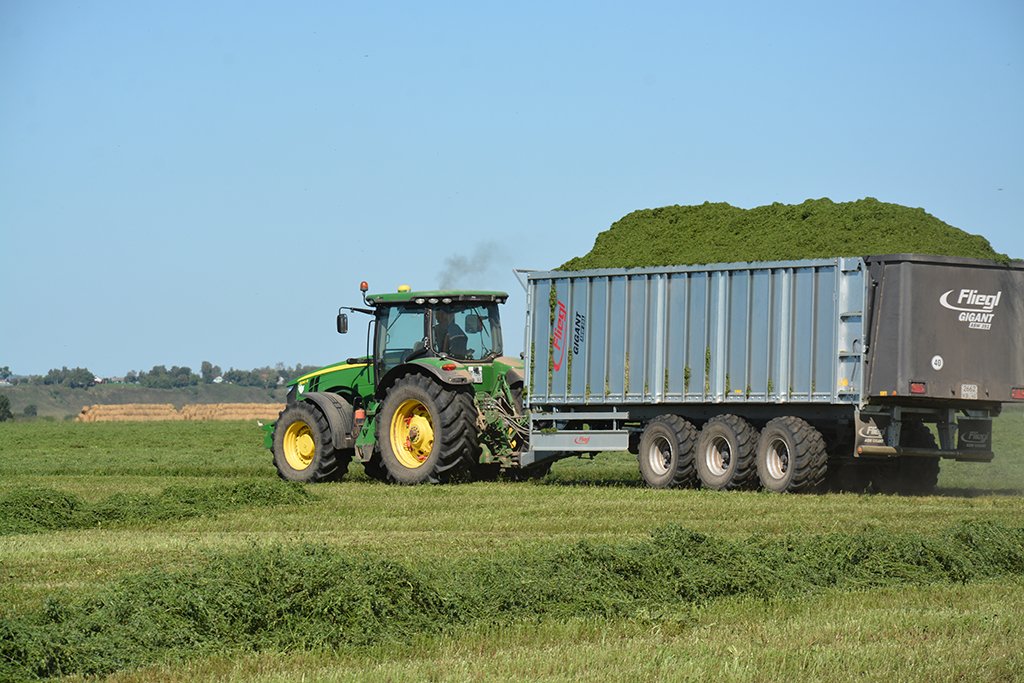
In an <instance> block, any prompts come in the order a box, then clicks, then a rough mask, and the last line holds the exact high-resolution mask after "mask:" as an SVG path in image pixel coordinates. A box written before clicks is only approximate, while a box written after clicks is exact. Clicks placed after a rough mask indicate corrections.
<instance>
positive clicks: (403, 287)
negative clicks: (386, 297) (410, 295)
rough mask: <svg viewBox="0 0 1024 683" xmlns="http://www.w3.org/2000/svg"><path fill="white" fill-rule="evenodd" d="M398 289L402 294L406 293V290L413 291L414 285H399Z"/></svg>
mask: <svg viewBox="0 0 1024 683" xmlns="http://www.w3.org/2000/svg"><path fill="white" fill-rule="evenodd" d="M398 291H399V293H400V294H405V293H406V292H411V291H412V287H410V286H409V285H398Z"/></svg>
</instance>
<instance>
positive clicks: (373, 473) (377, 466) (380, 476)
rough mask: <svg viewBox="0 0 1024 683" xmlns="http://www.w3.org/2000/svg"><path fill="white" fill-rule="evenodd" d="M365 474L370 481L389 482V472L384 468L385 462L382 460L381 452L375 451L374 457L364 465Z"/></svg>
mask: <svg viewBox="0 0 1024 683" xmlns="http://www.w3.org/2000/svg"><path fill="white" fill-rule="evenodd" d="M363 472H365V473H366V476H368V477H369V478H370V479H375V480H376V481H389V480H390V478H389V476H388V470H387V468H386V467H384V462H383V460H381V457H380V451H379V450H377V451H374V453H373V456H372V457H371V458H370V459H369V460H367V461H366V462H364V463H363Z"/></svg>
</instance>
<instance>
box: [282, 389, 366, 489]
mask: <svg viewBox="0 0 1024 683" xmlns="http://www.w3.org/2000/svg"><path fill="white" fill-rule="evenodd" d="M273 440H274V450H273V453H274V466H275V467H276V468H277V474H278V476H280V477H281V478H282V479H285V480H287V481H298V482H302V483H306V484H313V483H317V482H322V481H330V480H337V479H341V478H342V477H344V476H345V473H346V472H348V464H349V462H350V461H351V460H352V450H351V449H336V448H335V447H334V445H333V444H332V443H331V429H330V426H329V425H328V423H327V418H326V417H324V415H323V413H321V412H320V410H319V409H317V408H316V407H315V406H313V405H310V404H309V403H306V402H301V401H300V402H299V403H294V404H292V405H290V406H288V407H286V408H285V409H284V410H282V411H281V415H280V416H279V417H278V418H277V422H275V423H274V439H273Z"/></svg>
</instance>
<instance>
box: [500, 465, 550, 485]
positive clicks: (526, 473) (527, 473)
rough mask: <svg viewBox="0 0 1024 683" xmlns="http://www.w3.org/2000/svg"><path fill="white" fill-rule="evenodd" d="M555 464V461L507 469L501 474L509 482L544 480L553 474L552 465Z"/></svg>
mask: <svg viewBox="0 0 1024 683" xmlns="http://www.w3.org/2000/svg"><path fill="white" fill-rule="evenodd" d="M553 464H554V461H553V460H548V461H546V462H542V463H540V464H539V465H530V466H529V467H523V468H515V469H507V470H504V471H503V472H502V473H501V477H502V478H503V479H506V480H508V481H530V480H538V479H543V478H544V477H546V476H548V474H549V473H550V472H551V465H553Z"/></svg>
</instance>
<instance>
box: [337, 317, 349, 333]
mask: <svg viewBox="0 0 1024 683" xmlns="http://www.w3.org/2000/svg"><path fill="white" fill-rule="evenodd" d="M347 332H348V313H339V314H338V334H345V333H347Z"/></svg>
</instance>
